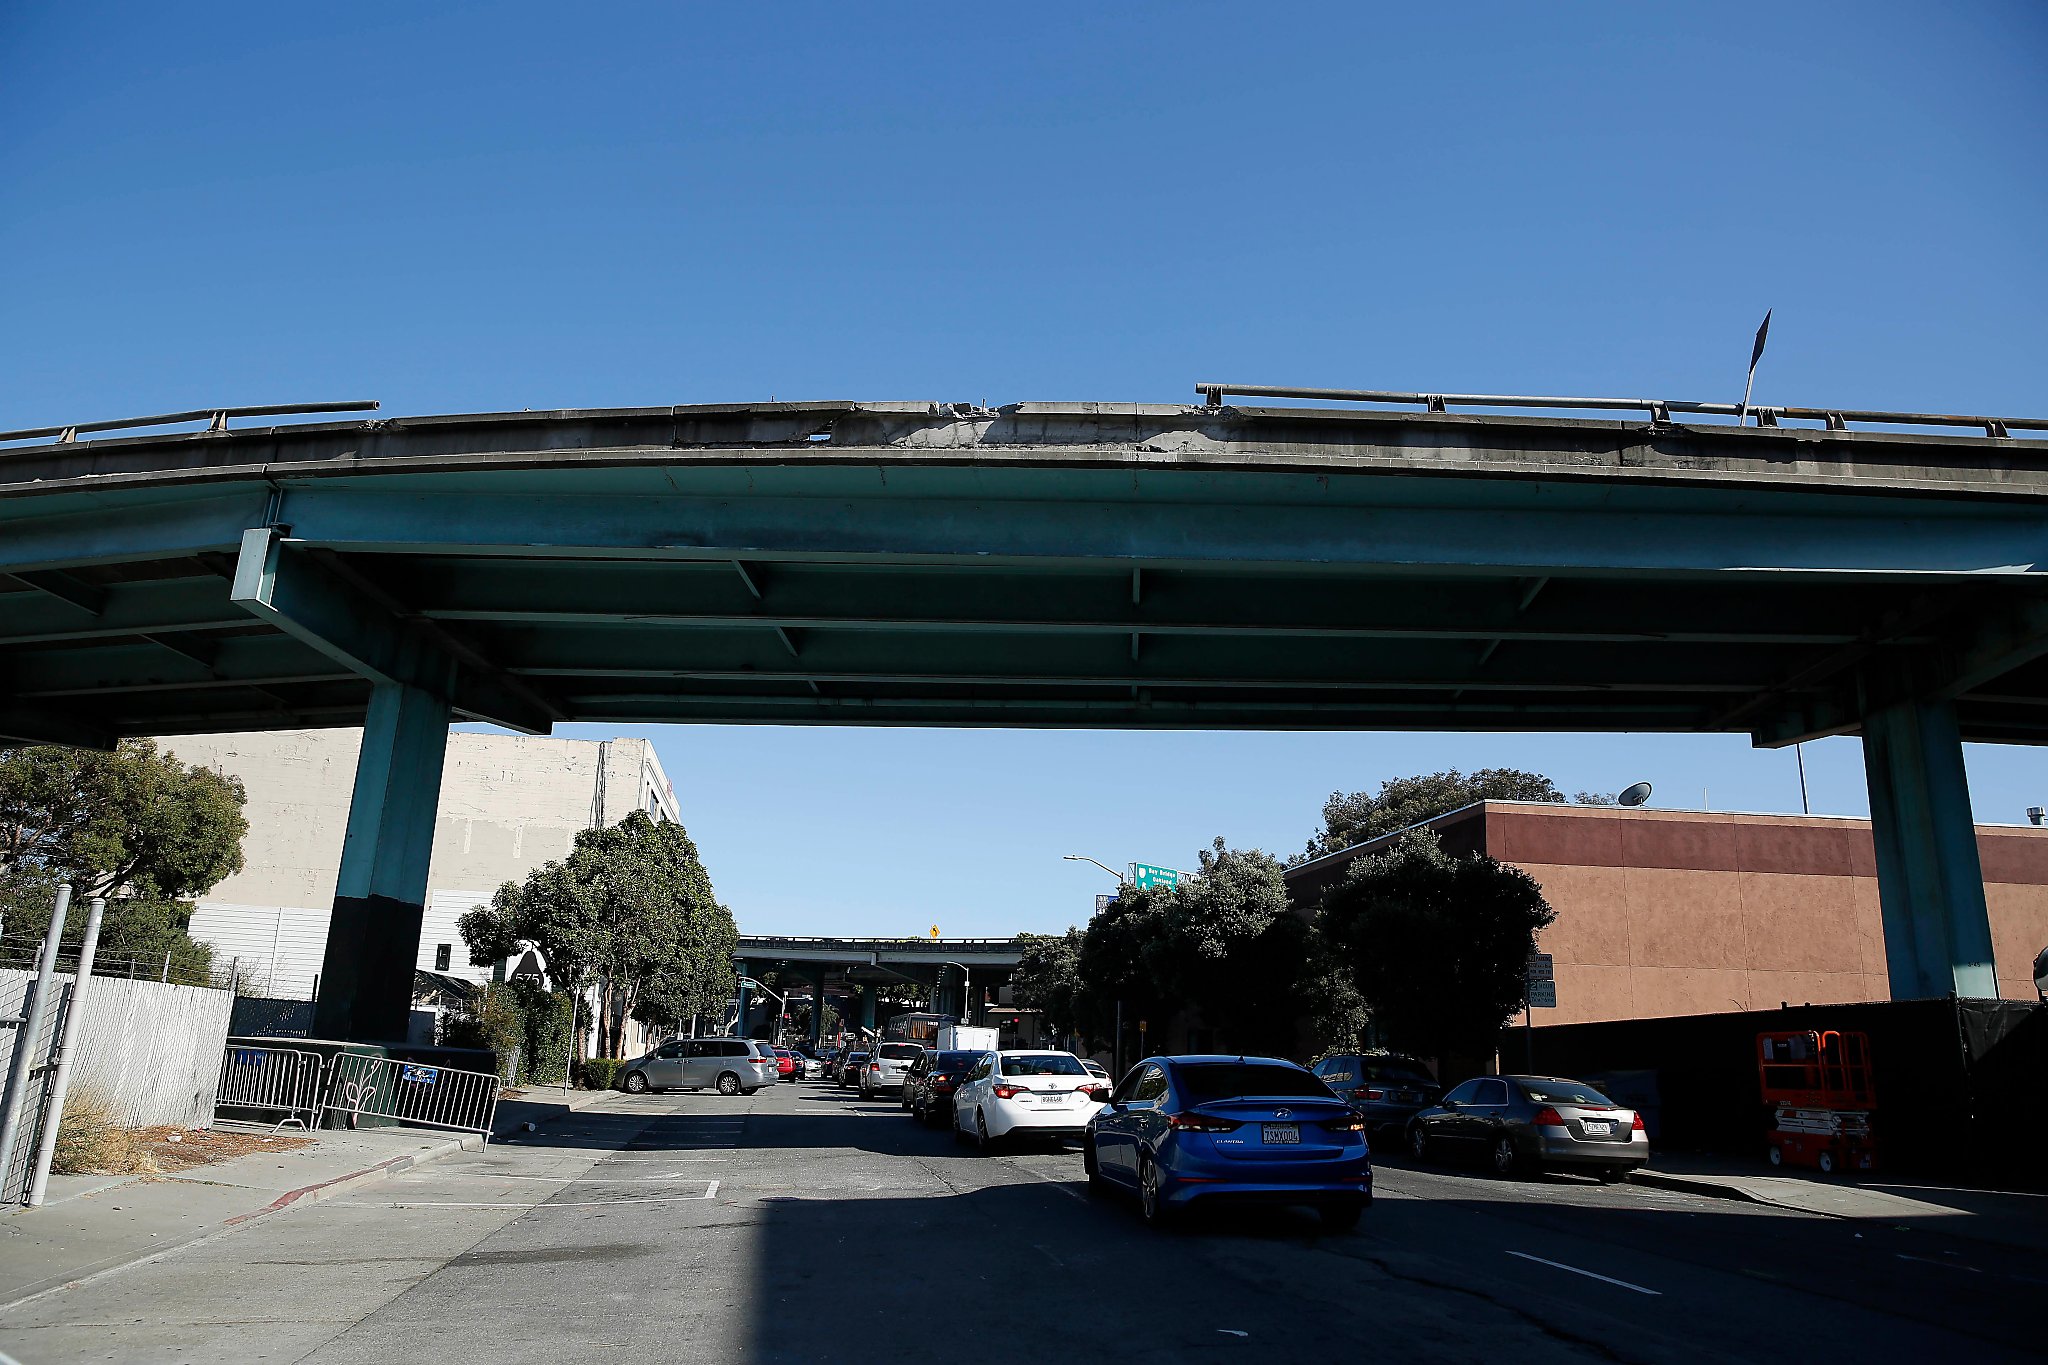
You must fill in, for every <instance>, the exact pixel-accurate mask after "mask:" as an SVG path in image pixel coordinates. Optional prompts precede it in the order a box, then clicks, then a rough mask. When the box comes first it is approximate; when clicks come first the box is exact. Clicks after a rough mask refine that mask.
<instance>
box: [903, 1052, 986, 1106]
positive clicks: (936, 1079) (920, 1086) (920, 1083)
mask: <svg viewBox="0 0 2048 1365" xmlns="http://www.w3.org/2000/svg"><path fill="white" fill-rule="evenodd" d="M986 1056H988V1054H987V1053H986V1052H927V1053H925V1054H924V1056H922V1057H920V1058H918V1059H917V1061H916V1062H915V1063H913V1064H912V1065H911V1068H910V1074H909V1075H908V1076H906V1077H905V1078H904V1080H903V1097H904V1098H903V1103H904V1106H905V1107H906V1108H908V1109H909V1110H910V1112H911V1114H912V1115H914V1116H915V1117H916V1119H917V1121H918V1122H919V1123H937V1122H938V1121H939V1120H940V1119H944V1120H946V1122H948V1123H951V1122H952V1121H953V1092H954V1091H955V1090H958V1089H959V1088H960V1078H961V1077H963V1076H965V1075H966V1074H967V1073H968V1072H970V1071H972V1070H974V1067H975V1064H976V1063H977V1062H979V1061H980V1060H981V1059H982V1058H983V1057H986Z"/></svg>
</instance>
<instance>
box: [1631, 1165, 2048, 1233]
mask: <svg viewBox="0 0 2048 1365" xmlns="http://www.w3.org/2000/svg"><path fill="white" fill-rule="evenodd" d="M1629 1179H1630V1180H1631V1181H1633V1182H1634V1183H1636V1184H1638V1185H1651V1186H1655V1187H1657V1188H1660V1189H1669V1190H1679V1191H1683V1192H1685V1193H1688V1194H1704V1195H1711V1196H1715V1197H1718V1198H1723V1199H1741V1200H1746V1201H1748V1202H1749V1203H1752V1204H1770V1205H1774V1206H1776V1207H1778V1208H1786V1209H1795V1210H1797V1211H1799V1212H1801V1213H1811V1214H1818V1215H1821V1216H1823V1217H1828V1218H1846V1219H1862V1220H1868V1221H1874V1222H1881V1223H1884V1224H1886V1225H1887V1226H1890V1227H1905V1228H1913V1229H1915V1230H1917V1231H1925V1232H1940V1233H1945V1234H1947V1235H1949V1236H1951V1237H1967V1238H1969V1239H1971V1240H1972V1241H1978V1242H1989V1243H1992V1244H1994V1245H2000V1246H2010V1247H2021V1248H2025V1249H2027V1250H2030V1251H2048V1193H2044V1192H2039V1191H2018V1190H1986V1189H1975V1188H1969V1187H1964V1186H1953V1185H1941V1184H1937V1183H1933V1182H1929V1181H1920V1180H1907V1179H1904V1178H1898V1177H1890V1176H1885V1175H1883V1174H1881V1173H1876V1174H1871V1175H1866V1176H1847V1175H1835V1176H1824V1175H1820V1174H1819V1173H1817V1172H1816V1173H1807V1172H1803V1171H1788V1170H1784V1169H1778V1170H1772V1169H1771V1168H1769V1167H1766V1166H1763V1165H1761V1164H1758V1165H1753V1166H1752V1165H1745V1164H1744V1163H1742V1162H1739V1161H1735V1160H1732V1159H1730V1158H1726V1157H1713V1156H1701V1155H1692V1154H1687V1153H1671V1154H1663V1155H1659V1156H1657V1158H1656V1159H1655V1161H1654V1162H1653V1163H1652V1164H1651V1165H1650V1166H1649V1167H1648V1168H1646V1169H1644V1170H1640V1171H1637V1172H1635V1173H1634V1174H1633V1175H1631V1176H1630V1177H1629Z"/></svg>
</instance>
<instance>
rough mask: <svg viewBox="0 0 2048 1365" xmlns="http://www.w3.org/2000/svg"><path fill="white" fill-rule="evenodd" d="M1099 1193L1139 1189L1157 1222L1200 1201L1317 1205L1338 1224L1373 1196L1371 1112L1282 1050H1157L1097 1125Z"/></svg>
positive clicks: (1091, 1135) (1091, 1131)
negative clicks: (1237, 1053) (1238, 1053)
mask: <svg viewBox="0 0 2048 1365" xmlns="http://www.w3.org/2000/svg"><path fill="white" fill-rule="evenodd" d="M1082 1165H1083V1167H1084V1168H1085V1169H1086V1170H1087V1172H1088V1187H1089V1189H1090V1190H1094V1191H1102V1190H1105V1189H1109V1188H1113V1187H1114V1188H1122V1189H1129V1190H1135V1191H1136V1192H1137V1194H1138V1204H1139V1208H1140V1209H1141V1210H1142V1211H1143V1213H1144V1217H1145V1221H1146V1222H1148V1223H1153V1224H1159V1223H1164V1222H1167V1221H1169V1220H1170V1219H1172V1218H1173V1217H1175V1216H1176V1215H1178V1214H1179V1213H1181V1212H1182V1211H1184V1210H1186V1209H1187V1208H1189V1207H1190V1206H1193V1205H1196V1204H1212V1203H1229V1202H1238V1203H1244V1202H1252V1203H1268V1204H1300V1205H1307V1206H1310V1207H1313V1208H1314V1209H1315V1210H1316V1211H1317V1212H1318V1214H1320V1215H1321V1217H1322V1219H1323V1221H1324V1224H1325V1225H1326V1226H1328V1227H1330V1228H1331V1229H1333V1230H1336V1231H1340V1232H1341V1231H1344V1230H1346V1229H1349V1228H1353V1227H1356V1226H1357V1225H1358V1220H1359V1218H1360V1216H1362V1215H1363V1214H1364V1212H1365V1209H1366V1206H1367V1205H1369V1204H1370V1203H1371V1202H1372V1157H1371V1155H1370V1153H1369V1152H1368V1151H1367V1150H1366V1143H1365V1115H1363V1114H1361V1113H1360V1112H1359V1111H1358V1110H1356V1109H1354V1108H1352V1107H1351V1106H1350V1105H1348V1104H1346V1103H1344V1102H1343V1101H1342V1100H1340V1099H1338V1098H1337V1097H1336V1096H1335V1095H1334V1094H1332V1093H1331V1092H1330V1088H1329V1087H1328V1086H1326V1085H1324V1084H1323V1083H1322V1082H1321V1081H1319V1080H1317V1079H1316V1077H1315V1076H1314V1075H1313V1074H1312V1073H1310V1072H1309V1070H1308V1069H1307V1068H1306V1067H1303V1066H1298V1065H1296V1064H1295V1063H1293V1062H1288V1061H1282V1060H1280V1059H1278V1058H1274V1057H1220V1056H1219V1057H1209V1056H1200V1057H1149V1058H1147V1059H1146V1060H1144V1061H1142V1062H1140V1063H1138V1065H1136V1066H1134V1067H1132V1068H1131V1070H1130V1073H1129V1074H1128V1075H1126V1076H1125V1077H1124V1079H1123V1083H1122V1084H1121V1085H1119V1086H1118V1087H1117V1089H1116V1093H1115V1095H1113V1096H1112V1097H1111V1099H1110V1102H1109V1103H1108V1104H1106V1105H1103V1106H1101V1107H1100V1108H1099V1110H1098V1112H1097V1113H1096V1115H1095V1116H1094V1118H1093V1119H1092V1120H1091V1121H1090V1122H1089V1124H1088V1132H1087V1137H1086V1140H1085V1142H1084V1144H1083V1146H1082Z"/></svg>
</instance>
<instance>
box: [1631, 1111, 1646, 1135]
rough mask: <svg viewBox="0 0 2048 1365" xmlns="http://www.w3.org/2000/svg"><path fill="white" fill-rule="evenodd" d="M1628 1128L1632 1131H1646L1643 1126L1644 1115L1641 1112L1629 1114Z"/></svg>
mask: <svg viewBox="0 0 2048 1365" xmlns="http://www.w3.org/2000/svg"><path fill="white" fill-rule="evenodd" d="M1628 1130H1629V1131H1630V1132H1631V1133H1640V1132H1643V1131H1644V1128H1643V1116H1642V1115H1641V1114H1631V1115H1629V1120H1628Z"/></svg>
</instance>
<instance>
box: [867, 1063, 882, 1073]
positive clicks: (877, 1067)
mask: <svg viewBox="0 0 2048 1365" xmlns="http://www.w3.org/2000/svg"><path fill="white" fill-rule="evenodd" d="M881 1069H882V1064H881V1063H880V1062H869V1063H868V1070H870V1071H880V1070H881Z"/></svg>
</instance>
